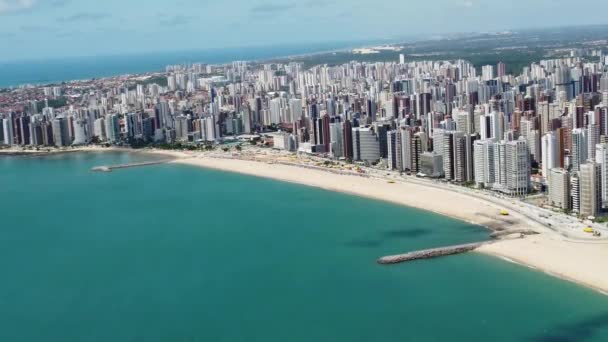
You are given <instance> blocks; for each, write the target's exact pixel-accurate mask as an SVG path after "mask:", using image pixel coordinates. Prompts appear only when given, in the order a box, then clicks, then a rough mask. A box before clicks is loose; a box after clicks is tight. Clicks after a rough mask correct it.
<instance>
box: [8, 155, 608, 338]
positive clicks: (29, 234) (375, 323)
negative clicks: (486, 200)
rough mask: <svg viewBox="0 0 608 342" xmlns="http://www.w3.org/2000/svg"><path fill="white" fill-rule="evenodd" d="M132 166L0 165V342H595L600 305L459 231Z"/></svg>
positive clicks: (225, 178) (81, 158) (94, 161)
mask: <svg viewBox="0 0 608 342" xmlns="http://www.w3.org/2000/svg"><path fill="white" fill-rule="evenodd" d="M142 158H144V159H145V157H144V156H142V155H136V154H135V155H134V154H114V153H107V154H92V153H90V154H78V155H63V156H54V157H45V158H18V157H0V195H1V196H0V220H1V222H2V223H1V226H0V341H8V342H12V341H19V342H30V341H36V342H39V341H58V342H59V341H60V342H69V341H79V342H80V341H270V342H272V341H281V342H283V341H303V342H304V341H305V342H309V341H332V342H333V341H608V297H605V296H602V295H600V294H597V293H595V292H593V291H590V290H587V289H584V288H581V287H579V286H576V285H573V284H570V283H567V282H564V281H560V280H557V279H553V278H551V277H549V276H547V275H544V274H541V273H537V272H533V271H531V270H529V269H527V268H525V267H520V266H517V265H513V264H509V263H506V262H503V261H501V260H498V259H495V258H491V257H486V256H482V255H477V254H467V255H461V256H454V257H448V258H442V259H434V260H428V261H423V262H416V263H409V264H404V265H398V266H392V267H386V266H379V265H377V264H376V263H375V260H376V259H377V258H378V257H380V256H382V255H385V254H393V253H401V252H405V251H408V250H412V249H419V248H426V247H432V246H439V245H445V244H452V243H463V242H469V241H477V240H480V239H485V238H486V237H487V232H485V231H483V230H482V229H479V228H477V227H475V226H471V225H469V224H466V223H462V222H458V221H454V220H451V219H449V218H445V217H441V216H437V215H433V214H429V213H426V212H422V211H417V210H413V209H408V208H403V207H399V206H395V205H392V204H388V203H383V202H377V201H371V200H367V199H362V198H357V197H353V196H348V195H343V194H338V193H332V192H327V191H322V190H317V189H312V188H308V187H304V186H299V185H294V184H286V183H280V182H275V181H272V180H266V179H258V178H253V177H248V176H243V175H236V174H229V173H221V172H216V171H209V170H202V169H198V168H193V167H187V166H175V165H162V166H153V167H146V168H134V169H126V170H119V171H116V172H113V173H109V174H104V173H91V172H89V169H90V168H91V167H92V166H97V165H102V164H104V165H105V164H118V163H123V162H126V161H129V160H133V159H138V160H141V159H142Z"/></svg>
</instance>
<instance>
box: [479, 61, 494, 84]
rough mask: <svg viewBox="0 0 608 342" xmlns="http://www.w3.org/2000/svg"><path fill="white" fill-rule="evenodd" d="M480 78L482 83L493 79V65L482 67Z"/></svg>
mask: <svg viewBox="0 0 608 342" xmlns="http://www.w3.org/2000/svg"><path fill="white" fill-rule="evenodd" d="M481 78H482V79H483V80H484V81H490V80H493V79H494V66H493V65H484V66H483V67H481Z"/></svg>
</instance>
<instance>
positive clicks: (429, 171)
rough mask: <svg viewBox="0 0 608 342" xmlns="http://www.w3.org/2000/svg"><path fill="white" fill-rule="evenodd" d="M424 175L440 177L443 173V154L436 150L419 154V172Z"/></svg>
mask: <svg viewBox="0 0 608 342" xmlns="http://www.w3.org/2000/svg"><path fill="white" fill-rule="evenodd" d="M419 174H421V175H422V176H424V177H429V178H441V177H443V176H444V175H445V173H444V170H443V156H441V155H439V154H437V153H436V152H424V153H423V154H422V156H420V172H419Z"/></svg>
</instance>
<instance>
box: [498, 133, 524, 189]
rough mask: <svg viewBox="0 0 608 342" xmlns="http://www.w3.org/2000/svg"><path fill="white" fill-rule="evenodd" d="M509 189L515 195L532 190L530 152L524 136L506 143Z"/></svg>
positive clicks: (506, 167)
mask: <svg viewBox="0 0 608 342" xmlns="http://www.w3.org/2000/svg"><path fill="white" fill-rule="evenodd" d="M505 155H506V165H505V167H504V168H505V169H506V178H507V191H508V192H509V194H511V195H513V196H518V195H519V196H521V195H525V194H527V193H528V192H529V191H530V154H529V151H528V146H527V142H526V140H525V139H524V138H521V139H519V140H516V141H509V142H507V143H506V153H505Z"/></svg>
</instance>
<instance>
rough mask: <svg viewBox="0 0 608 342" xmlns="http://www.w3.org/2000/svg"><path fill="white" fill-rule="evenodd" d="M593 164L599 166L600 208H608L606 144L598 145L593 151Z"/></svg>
mask: <svg viewBox="0 0 608 342" xmlns="http://www.w3.org/2000/svg"><path fill="white" fill-rule="evenodd" d="M595 162H596V163H597V164H598V165H599V166H600V192H601V197H602V207H604V208H606V207H608V144H598V145H596V150H595Z"/></svg>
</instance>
